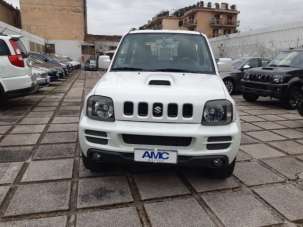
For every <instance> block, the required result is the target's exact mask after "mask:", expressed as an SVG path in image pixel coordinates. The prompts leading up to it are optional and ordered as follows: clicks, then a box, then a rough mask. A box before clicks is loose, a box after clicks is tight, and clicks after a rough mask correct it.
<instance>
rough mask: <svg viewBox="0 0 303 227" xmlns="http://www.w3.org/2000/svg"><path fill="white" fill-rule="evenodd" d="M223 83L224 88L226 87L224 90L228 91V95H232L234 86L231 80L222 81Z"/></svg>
mask: <svg viewBox="0 0 303 227" xmlns="http://www.w3.org/2000/svg"><path fill="white" fill-rule="evenodd" d="M223 82H224V84H225V86H226V88H227V90H228V93H229V94H230V95H231V94H232V93H234V91H235V84H234V82H233V81H232V80H231V79H229V78H227V79H224V80H223Z"/></svg>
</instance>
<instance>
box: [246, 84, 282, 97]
mask: <svg viewBox="0 0 303 227" xmlns="http://www.w3.org/2000/svg"><path fill="white" fill-rule="evenodd" d="M287 87H288V84H271V83H263V82H256V81H244V80H242V81H241V91H242V92H243V93H251V94H256V95H259V96H271V97H275V98H283V97H285V96H286V95H287Z"/></svg>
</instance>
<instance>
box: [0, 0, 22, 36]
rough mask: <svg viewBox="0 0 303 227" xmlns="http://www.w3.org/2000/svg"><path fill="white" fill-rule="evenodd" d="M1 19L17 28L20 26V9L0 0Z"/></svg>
mask: <svg viewBox="0 0 303 227" xmlns="http://www.w3.org/2000/svg"><path fill="white" fill-rule="evenodd" d="M0 21H2V22H4V23H6V24H9V25H12V26H14V27H16V28H20V27H21V19H20V11H19V10H18V9H16V8H14V7H13V6H12V5H10V4H8V3H7V2H6V1H4V0H0ZM0 32H1V31H0Z"/></svg>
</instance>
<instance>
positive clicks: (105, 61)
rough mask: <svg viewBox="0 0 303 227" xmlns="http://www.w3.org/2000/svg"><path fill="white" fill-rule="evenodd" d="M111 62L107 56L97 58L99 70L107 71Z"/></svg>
mask: <svg viewBox="0 0 303 227" xmlns="http://www.w3.org/2000/svg"><path fill="white" fill-rule="evenodd" d="M110 63H111V60H110V57H109V56H107V55H101V56H99V58H98V66H99V69H103V70H107V69H108V68H109V66H110Z"/></svg>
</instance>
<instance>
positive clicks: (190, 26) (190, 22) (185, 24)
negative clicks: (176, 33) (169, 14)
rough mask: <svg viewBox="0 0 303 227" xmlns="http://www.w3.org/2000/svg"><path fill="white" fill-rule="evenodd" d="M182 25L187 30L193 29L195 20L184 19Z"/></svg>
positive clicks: (195, 23) (195, 25)
mask: <svg viewBox="0 0 303 227" xmlns="http://www.w3.org/2000/svg"><path fill="white" fill-rule="evenodd" d="M183 27H186V28H188V29H189V30H195V29H196V27H197V20H184V21H183Z"/></svg>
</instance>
